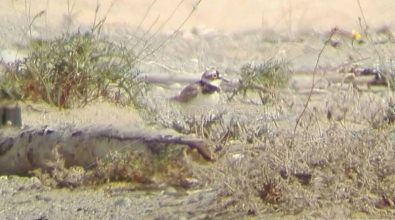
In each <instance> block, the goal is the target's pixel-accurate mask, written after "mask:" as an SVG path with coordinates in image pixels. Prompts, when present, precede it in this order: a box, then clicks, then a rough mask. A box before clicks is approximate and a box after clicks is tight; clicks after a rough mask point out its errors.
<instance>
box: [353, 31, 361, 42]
mask: <svg viewBox="0 0 395 220" xmlns="http://www.w3.org/2000/svg"><path fill="white" fill-rule="evenodd" d="M351 36H352V40H353V41H354V40H356V41H359V40H361V38H362V34H361V33H359V32H358V31H356V30H352V31H351Z"/></svg>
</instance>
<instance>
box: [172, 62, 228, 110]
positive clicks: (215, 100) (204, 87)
mask: <svg viewBox="0 0 395 220" xmlns="http://www.w3.org/2000/svg"><path fill="white" fill-rule="evenodd" d="M222 81H225V82H226V81H228V80H226V79H224V78H222V77H221V76H220V74H219V72H218V70H216V69H215V68H210V69H208V70H206V71H204V72H203V74H202V77H201V79H200V80H199V81H197V82H195V83H192V84H189V85H188V86H186V87H185V88H184V89H182V90H181V92H180V93H179V94H178V95H177V96H175V97H173V98H172V99H173V100H175V101H178V102H179V103H180V104H181V106H183V107H184V109H186V110H188V111H189V112H191V111H192V112H196V113H197V112H198V111H205V110H208V109H207V108H210V107H213V106H216V105H218V104H219V101H220V96H219V92H220V91H221V88H220V84H221V82H222Z"/></svg>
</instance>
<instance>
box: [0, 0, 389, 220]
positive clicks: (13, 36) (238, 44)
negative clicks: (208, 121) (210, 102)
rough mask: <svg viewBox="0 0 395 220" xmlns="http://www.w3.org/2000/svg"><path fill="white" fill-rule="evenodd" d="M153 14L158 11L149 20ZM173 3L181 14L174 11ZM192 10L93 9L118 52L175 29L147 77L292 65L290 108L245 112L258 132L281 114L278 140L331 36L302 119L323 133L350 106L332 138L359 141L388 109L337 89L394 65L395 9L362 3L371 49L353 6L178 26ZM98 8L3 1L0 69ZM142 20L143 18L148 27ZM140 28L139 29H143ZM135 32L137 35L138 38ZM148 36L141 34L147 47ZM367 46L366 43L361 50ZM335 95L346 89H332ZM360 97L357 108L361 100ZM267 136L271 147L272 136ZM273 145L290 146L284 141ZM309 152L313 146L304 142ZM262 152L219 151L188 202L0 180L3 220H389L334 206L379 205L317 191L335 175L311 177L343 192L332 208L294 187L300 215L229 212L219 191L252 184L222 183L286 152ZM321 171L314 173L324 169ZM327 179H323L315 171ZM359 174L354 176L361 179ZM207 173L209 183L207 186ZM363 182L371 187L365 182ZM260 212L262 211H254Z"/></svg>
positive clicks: (203, 12)
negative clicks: (361, 69)
mask: <svg viewBox="0 0 395 220" xmlns="http://www.w3.org/2000/svg"><path fill="white" fill-rule="evenodd" d="M152 2H155V3H154V4H153V6H152V8H151V9H149V8H150V5H151V4H152ZM179 2H181V3H180V5H179V6H177V4H178V3H179ZM197 2H198V1H191V0H186V1H176V0H166V1H145V0H134V1H128V0H115V1H110V0H103V1H100V10H99V16H98V17H99V19H100V17H102V16H104V14H105V13H106V11H107V10H108V9H109V8H110V10H109V12H108V16H107V20H106V26H105V29H104V34H105V35H106V36H108V37H109V38H110V39H113V40H114V41H117V40H120V41H122V42H128V43H130V42H131V41H132V39H135V38H139V37H147V36H148V37H152V39H154V41H153V42H154V44H153V47H155V46H156V45H160V44H161V42H163V40H164V39H165V40H166V39H168V37H169V35H170V34H171V33H173V32H174V31H175V30H177V28H178V27H180V26H181V31H180V33H179V34H177V35H175V36H174V37H172V38H170V40H169V41H166V44H165V46H163V47H161V48H160V50H158V51H156V53H155V54H154V55H152V56H149V57H147V59H145V60H143V61H142V63H141V69H142V71H143V73H144V74H146V75H147V76H157V75H170V76H175V75H176V76H177V75H183V76H188V77H187V81H188V79H190V78H192V79H194V78H198V77H199V75H200V72H201V71H202V70H203V69H205V68H206V67H210V66H215V67H217V68H218V69H219V70H220V71H221V72H223V73H224V74H225V75H226V76H227V77H228V78H230V79H231V80H233V81H237V79H238V75H237V73H238V70H239V68H240V67H241V66H242V65H243V64H245V63H248V62H259V61H260V60H266V59H268V58H275V59H284V60H287V61H289V62H290V63H291V66H292V69H293V70H294V72H295V73H296V74H295V75H294V76H293V78H292V79H291V82H290V84H289V86H288V87H287V88H286V89H284V90H283V91H281V96H286V98H284V99H281V100H280V99H279V100H280V101H279V103H276V104H273V105H272V106H266V107H263V108H260V107H256V106H254V105H252V106H249V107H248V109H249V111H250V113H251V115H254V114H255V112H254V111H255V110H254V109H259V110H256V112H258V113H257V114H256V115H254V117H255V116H256V117H258V116H259V117H261V118H260V119H259V120H262V118H266V119H267V118H269V117H274V116H270V114H271V113H273V115H275V114H277V112H281V113H280V116H279V118H282V117H283V118H286V119H285V120H283V119H279V121H278V122H274V123H273V124H270V125H269V126H271V127H272V128H278V127H281V123H284V124H285V128H284V129H282V128H281V129H277V130H276V129H274V130H275V131H276V132H278V131H280V130H281V131H283V130H285V131H290V130H292V128H293V127H292V126H290V125H289V123H292V125H294V123H295V115H296V114H297V113H299V112H300V111H301V109H302V108H303V104H304V102H305V100H306V98H307V96H306V94H307V92H308V91H309V88H310V85H311V81H312V77H311V76H312V74H311V73H312V72H313V70H314V68H315V65H316V61H317V56H318V54H319V52H320V50H321V49H322V47H323V43H324V42H325V40H326V39H327V37H328V33H329V32H330V30H331V29H332V28H334V27H338V28H339V29H340V30H341V31H340V32H339V34H337V35H335V36H334V38H333V40H334V42H336V43H339V46H328V47H327V48H326V50H325V51H324V54H323V55H322V57H321V58H320V60H319V61H320V62H319V66H318V67H319V68H318V71H317V78H316V80H317V79H318V80H319V81H320V83H319V84H317V87H316V88H317V93H314V95H313V96H312V101H311V105H310V108H309V112H310V113H311V112H318V113H317V114H318V115H320V117H321V118H319V119H317V120H319V121H323V120H324V119H325V120H326V117H327V115H326V114H327V112H328V109H335V110H334V111H333V112H335V113H334V114H336V115H335V117H339V118H341V117H343V116H344V117H345V115H346V113H345V112H346V111H345V110H344V109H345V107H344V106H346V105H350V106H352V107H348V108H346V109H347V114H348V115H351V116H348V117H349V118H350V119H349V121H347V123H339V124H336V125H334V126H335V127H336V126H339V127H341V128H350V129H351V128H352V129H353V132H354V131H360V130H363V129H364V128H365V127H366V126H367V125H366V124H367V122H366V123H365V121H364V122H363V123H362V122H361V123H359V122H358V120H360V119H361V118H363V117H365V112H364V111H365V110H366V109H368V106H369V104H371V103H373V104H372V106H374V107H375V108H373V109H369V110H368V113H369V114H373V113H372V112H374V111H375V110H376V108H377V109H380V108H379V107H381V106H385V105H387V104H388V102H389V101H388V99H386V98H383V97H387V96H386V95H388V93H387V91H386V90H385V89H377V90H373V92H372V90H369V91H368V92H366V93H363V95H355V96H353V95H352V94H354V92H349V91H354V90H352V86H351V85H349V84H344V85H343V84H342V82H343V80H342V79H343V76H344V73H343V72H347V71H349V70H350V68H351V67H352V66H353V65H356V64H358V65H362V66H363V65H368V66H378V65H379V64H380V61H381V59H380V57H379V56H377V51H379V52H380V53H381V54H384V55H388V56H389V58H390V54H394V47H393V44H394V40H393V38H392V33H393V31H394V29H393V25H395V17H394V16H393V11H394V10H395V4H394V3H393V1H392V0H381V1H375V2H373V1H369V0H361V1H360V5H361V7H362V10H363V13H364V17H365V19H366V21H367V22H368V25H369V31H371V33H372V36H373V37H372V38H371V39H367V38H366V36H365V35H364V32H363V31H364V30H362V29H361V26H360V24H359V22H358V18H359V17H362V14H361V10H360V8H359V5H358V1H356V0H343V1H342V0H332V1H327V2H325V3H324V2H323V1H320V0H280V1H270V0H250V1H244V0H216V1H208V0H203V1H202V2H201V3H200V4H199V5H197V7H196V11H195V12H194V13H193V14H192V15H191V17H190V18H189V19H188V20H187V22H186V23H185V24H183V21H184V20H185V19H186V18H187V17H188V14H189V13H190V12H191V10H193V8H194V7H195V6H196V4H197ZM67 3H69V4H67ZM112 3H113V5H112V6H111V4H112ZM95 8H96V1H88V0H79V1H73V0H71V1H62V2H57V1H50V0H48V1H39V0H26V1H22V0H6V1H5V2H3V3H2V4H1V6H0V16H1V17H2V18H4V19H3V20H1V21H0V36H1V38H0V55H1V56H2V58H3V59H4V60H6V61H12V60H14V59H15V58H19V57H23V56H25V55H26V54H25V53H26V52H25V50H24V45H26V39H27V38H29V37H34V38H39V37H44V38H45V37H49V38H51V37H53V36H57V35H59V33H62V31H64V30H65V29H67V28H68V27H70V28H71V29H72V30H75V29H77V28H78V27H81V29H85V28H87V27H89V26H90V25H91V24H92V22H93V21H94V17H95V16H94V15H95ZM42 10H45V14H44V15H43V16H37V17H36V18H34V17H35V15H37V14H39V12H40V11H42ZM147 11H148V12H149V13H148V14H147V15H146V16H145V14H146V12H147ZM173 11H175V12H174V15H172V13H173ZM144 17H146V18H145V19H143V18H144ZM68 19H71V20H68ZM69 21H72V22H71V23H70V22H69ZM362 22H364V21H362ZM29 24H31V25H29ZM137 26H139V27H140V29H139V28H136V27H137ZM29 27H30V28H29ZM352 30H358V31H360V32H361V33H362V35H363V40H364V42H362V43H360V44H359V43H356V42H352V37H351V31H352ZM145 31H148V35H146V34H145ZM368 41H369V43H366V42H368ZM372 45H374V46H372ZM137 49H139V48H137ZM333 75H340V80H338V81H336V82H331V81H330V80H328V77H329V76H333ZM338 83H339V84H342V85H339V86H337V84H338ZM184 84H185V81H183V80H180V81H179V82H176V83H174V84H171V85H165V86H164V85H158V86H157V85H155V87H154V89H153V92H152V93H151V95H152V100H154V101H152V102H155V101H157V102H158V103H159V102H160V101H161V99H163V96H166V98H168V97H171V96H173V95H174V94H176V93H177V91H178V90H179V89H181V88H182V87H183V86H184ZM333 84H336V86H333ZM358 89H361V90H362V91H367V90H368V88H367V86H366V85H365V84H363V85H360V86H359V87H358ZM390 96H392V93H391V94H390ZM355 97H358V100H356V99H355ZM223 98H224V97H223ZM237 101H238V102H235V103H233V104H229V105H227V106H226V107H228V108H234V109H237V108H235V106H236V107H240V106H243V107H242V108H241V110H240V111H246V108H245V103H242V101H243V100H240V99H239V100H237ZM244 101H245V100H244ZM291 102H292V104H291ZM240 103H241V104H240ZM237 105H240V106H237ZM32 107H33V108H32ZM37 109H38V110H39V111H37ZM339 109H340V110H339ZM336 111H337V112H336ZM377 112H379V110H377ZM366 114H367V113H366ZM22 117H23V121H24V125H25V126H31V125H50V126H57V125H62V124H65V123H66V124H67V123H70V124H76V125H78V126H86V125H97V126H100V125H109V124H111V125H116V126H119V127H127V126H136V127H138V126H144V119H143V117H141V116H140V115H139V113H138V111H136V110H135V109H133V108H131V107H122V106H117V105H113V104H110V103H107V102H103V103H102V102H99V103H94V104H92V105H90V106H87V107H85V108H83V109H71V110H65V111H59V110H58V109H55V108H52V107H49V106H46V105H43V104H34V103H30V102H28V103H22ZM276 117H277V116H276ZM366 117H368V116H366ZM257 120H258V119H257ZM290 121H292V122H290ZM340 121H341V119H340ZM277 123H278V124H277ZM322 124H323V128H321V127H318V128H316V130H314V131H312V132H313V133H314V132H318V130H320V129H324V128H325V127H326V126H329V127H330V125H328V122H326V121H325V122H322ZM331 125H332V124H331ZM344 130H346V129H344ZM274 133H275V132H273V136H275V134H274ZM350 133H352V132H350ZM350 135H351V137H354V136H352V135H355V134H354V133H352V134H350ZM355 137H356V136H355ZM276 141H279V142H281V143H282V141H283V142H284V143H285V142H286V140H276ZM314 141H315V140H311V142H314ZM347 141H350V145H352V143H353V142H352V141H353V140H349V139H347V138H345V141H343V142H347ZM263 142H264V141H263ZM328 142H330V141H328ZM347 143H348V142H347ZM274 144H275V143H274ZM309 144H311V143H310V142H308V143H307V142H303V143H302V144H301V146H302V145H303V146H304V145H306V146H309ZM329 145H330V144H329ZM246 146H247V145H246ZM262 146H266V145H265V144H263V143H260V144H259V146H258V147H253V146H250V145H248V146H247V147H245V148H240V146H237V145H234V146H233V148H229V149H227V150H226V152H225V153H224V154H223V155H222V157H221V158H220V159H219V161H218V163H217V164H216V165H212V167H210V166H207V165H196V166H197V167H196V172H197V176H198V178H201V179H200V181H201V182H202V184H203V186H202V187H199V188H197V189H192V190H181V189H178V188H175V187H172V186H165V187H161V188H160V189H156V190H141V189H139V188H138V187H130V186H129V185H127V184H126V183H119V185H118V183H116V184H112V185H104V186H96V187H83V188H78V189H51V188H50V187H48V186H45V185H43V184H42V183H41V182H40V181H39V180H38V179H37V178H27V177H17V176H0V217H1V218H2V219H228V218H257V219H261V218H274V219H275V218H281V219H283V218H286V219H288V218H289V219H299V218H370V217H372V218H382V217H394V216H395V215H394V212H393V206H392V207H391V206H390V208H389V211H387V212H385V213H383V212H379V211H377V210H376V209H375V210H373V211H372V210H371V209H374V208H370V206H369V207H368V208H366V207H362V206H363V205H364V204H365V203H362V202H360V203H362V204H363V205H360V203H358V202H357V204H358V205H359V206H358V207H359V209H357V208H355V206H352V205H350V204H348V203H345V202H343V200H341V198H343V197H342V196H343V194H341V193H340V191H341V190H343V191H342V192H343V193H344V194H347V195H348V194H352V193H357V194H358V193H360V194H361V195H358V196H356V198H358V199H360V200H361V201H367V202H366V203H368V204H371V203H373V202H371V201H373V200H374V199H377V198H376V197H379V196H376V195H374V196H372V195H370V194H369V193H366V195H365V194H364V195H362V194H363V193H365V192H364V191H363V190H365V188H358V187H355V188H352V190H354V191H352V190H350V192H349V191H347V190H348V188H347V187H345V186H343V185H341V184H342V183H339V184H338V185H336V186H326V185H319V184H321V183H322V181H321V180H322V179H325V180H328V179H331V180H328V181H332V182H336V179H335V177H336V175H335V174H333V173H336V171H335V170H331V172H333V173H331V174H333V175H332V176H331V175H326V173H323V174H322V173H320V172H321V170H319V171H315V172H316V173H315V175H316V176H315V180H314V181H315V183H317V184H316V185H314V190H315V191H317V192H318V191H320V189H321V188H325V187H327V188H330V187H334V188H336V189H335V190H334V192H339V194H336V193H335V194H336V195H334V197H333V201H334V202H333V203H330V202H328V201H326V200H325V201H324V200H323V201H321V200H320V199H321V198H318V197H317V196H315V195H314V194H310V193H311V192H310V191H308V190H307V189H306V188H304V186H303V185H300V186H299V185H298V188H296V190H295V191H294V192H293V193H294V195H295V196H294V197H295V198H299V199H300V200H298V199H295V201H290V204H293V205H294V206H295V207H298V208H295V210H291V211H289V210H287V212H282V211H283V210H282V209H281V208H278V207H276V206H272V205H268V206H255V205H254V204H261V202H256V203H255V201H252V200H251V201H249V202H250V203H249V202H241V203H238V202H236V201H235V200H232V199H229V200H227V198H228V197H227V195H223V193H224V191H223V190H220V189H219V188H220V187H224V182H225V183H226V184H229V185H227V186H229V189H231V190H229V191H232V190H233V188H232V187H235V186H236V187H238V186H244V185H243V184H246V182H248V181H246V180H245V179H243V178H242V180H243V181H244V182H241V183H239V182H232V181H233V179H232V178H230V177H228V176H227V175H233V173H232V172H231V170H232V169H233V170H234V175H235V176H241V177H244V176H245V175H247V174H246V171H245V170H244V168H243V166H245V167H248V166H250V165H249V163H253V162H258V161H262V160H264V159H268V163H275V162H273V161H276V160H279V158H280V157H281V158H282V156H284V155H283V153H282V152H285V151H287V150H285V148H282V149H278V150H276V151H275V150H272V149H270V148H268V147H267V146H266V147H262ZM276 146H277V145H276ZM260 147H262V148H260ZM369 149H370V148H369ZM320 150H321V151H320ZM278 151H282V152H278ZM377 151H378V152H376V151H373V150H372V152H371V151H369V152H370V153H371V154H369V156H370V155H373V154H376V153H377V154H380V152H379V150H377ZM393 151H394V149H393V147H392V148H391V147H389V148H388V152H393ZM257 152H258V153H257ZM259 152H264V153H267V154H270V153H273V155H275V156H267V157H259V156H256V158H255V157H254V155H255V154H258V155H259ZM316 152H321V153H318V154H322V155H318V156H317V155H316V154H317V153H316ZM247 153H248V155H250V153H251V155H252V156H251V155H250V156H251V158H252V159H251V158H250V156H246V155H247ZM289 154H290V155H291V156H290V155H288V156H287V157H291V160H294V161H291V162H289V164H287V166H293V165H294V164H298V166H299V165H300V167H295V169H299V170H305V168H306V166H307V165H306V163H301V164H300V163H297V160H299V159H300V158H308V157H310V158H313V159H311V160H315V158H316V157H319V156H322V157H324V156H326V154H328V155H332V151H331V150H330V149H329V150H323V149H321V148H317V149H315V150H312V149H308V150H306V149H304V148H303V147H300V148H297V149H293V151H291V152H290V153H289ZM344 154H347V155H349V154H350V155H352V153H350V152H349V151H345V153H344ZM240 155H241V156H240ZM265 155H266V154H265ZM309 155H310V156H309ZM243 157H245V160H244V161H242V160H241V159H240V158H243ZM276 157H278V158H276ZM284 157H286V156H284ZM328 157H330V156H328ZM384 157H385V156H384ZM254 158H255V159H254ZM319 159H320V158H318V159H317V161H319V162H320V161H321V160H319ZM269 160H270V161H269ZM328 160H329V159H328ZM350 160H351V159H350ZM383 161H384V159H383ZM319 162H317V163H319ZM287 163H288V162H287ZM350 163H351V162H350ZM372 163H373V162H372ZM221 166H226V167H221ZM295 166H296V165H295ZM317 166H318V165H317ZM331 168H332V167H329V168H327V167H323V168H322V170H325V169H331ZM319 169H321V168H319ZM333 169H334V168H333ZM213 170H214V171H213ZM268 172H269V171H268ZM270 172H271V171H270ZM270 172H269V173H270ZM322 172H324V171H322ZM355 172H356V173H358V171H355ZM211 173H212V174H213V175H210V174H211ZM214 174H215V175H214ZM248 175H250V173H248ZM355 175H357V174H355ZM358 175H359V173H358ZM363 177H364V178H365V179H369V178H368V176H363ZM318 179H319V180H318ZM350 179H351V178H350ZM320 181H321V182H320ZM318 183H319V184H318ZM369 183H370V182H369ZM221 184H222V185H221ZM232 184H234V185H232ZM372 185H374V184H373V183H372ZM388 185H389V186H388V187H393V183H390V184H388ZM369 187H371V186H370V185H369ZM356 188H358V189H356ZM372 188H373V186H372ZM237 189H239V188H237ZM293 189H294V188H293ZM239 190H241V191H242V190H243V188H242V187H240V189H239ZM328 192H330V191H328ZM248 193H249V192H246V194H248ZM235 194H236V193H235ZM328 194H329V193H328ZM236 195H237V194H236ZM302 195H304V196H305V197H303V196H302ZM307 197H308V198H307ZM241 198H244V195H242V196H240V200H242V199H241ZM248 198H250V197H248ZM248 198H247V199H246V200H248ZM251 198H255V197H251ZM331 198H332V197H331ZM339 198H340V199H339ZM353 198H354V197H353ZM372 198H374V199H372ZM302 200H303V201H302ZM243 201H244V200H243ZM350 203H351V202H350ZM235 204H236V205H235ZM251 204H252V205H251ZM356 206H357V205H356ZM360 206H361V207H362V208H360ZM228 207H232V209H231V211H228V210H227V208H228ZM259 207H265V208H264V209H262V210H260V209H259ZM303 207H308V208H303ZM376 211H377V212H376ZM284 213H286V214H284ZM377 213H378V214H377Z"/></svg>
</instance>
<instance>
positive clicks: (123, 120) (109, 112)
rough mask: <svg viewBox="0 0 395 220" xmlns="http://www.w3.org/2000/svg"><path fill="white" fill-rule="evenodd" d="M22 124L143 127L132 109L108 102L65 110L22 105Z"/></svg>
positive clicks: (136, 113)
mask: <svg viewBox="0 0 395 220" xmlns="http://www.w3.org/2000/svg"><path fill="white" fill-rule="evenodd" d="M32 107H33V108H34V109H33V108H32ZM37 110H38V111H37ZM22 122H23V125H25V126H44V125H48V126H54V127H56V126H64V125H75V126H76V127H84V126H90V125H95V126H98V127H101V126H109V125H114V126H116V127H117V128H131V127H132V128H141V127H143V125H144V122H143V119H142V118H141V117H140V116H139V114H138V112H137V110H136V109H134V108H133V107H127V106H125V107H123V106H116V105H115V104H112V103H108V102H95V103H92V104H89V105H88V106H85V107H83V108H73V109H66V110H58V109H57V108H55V107H49V106H47V105H45V104H41V105H39V104H34V105H30V104H22Z"/></svg>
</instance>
